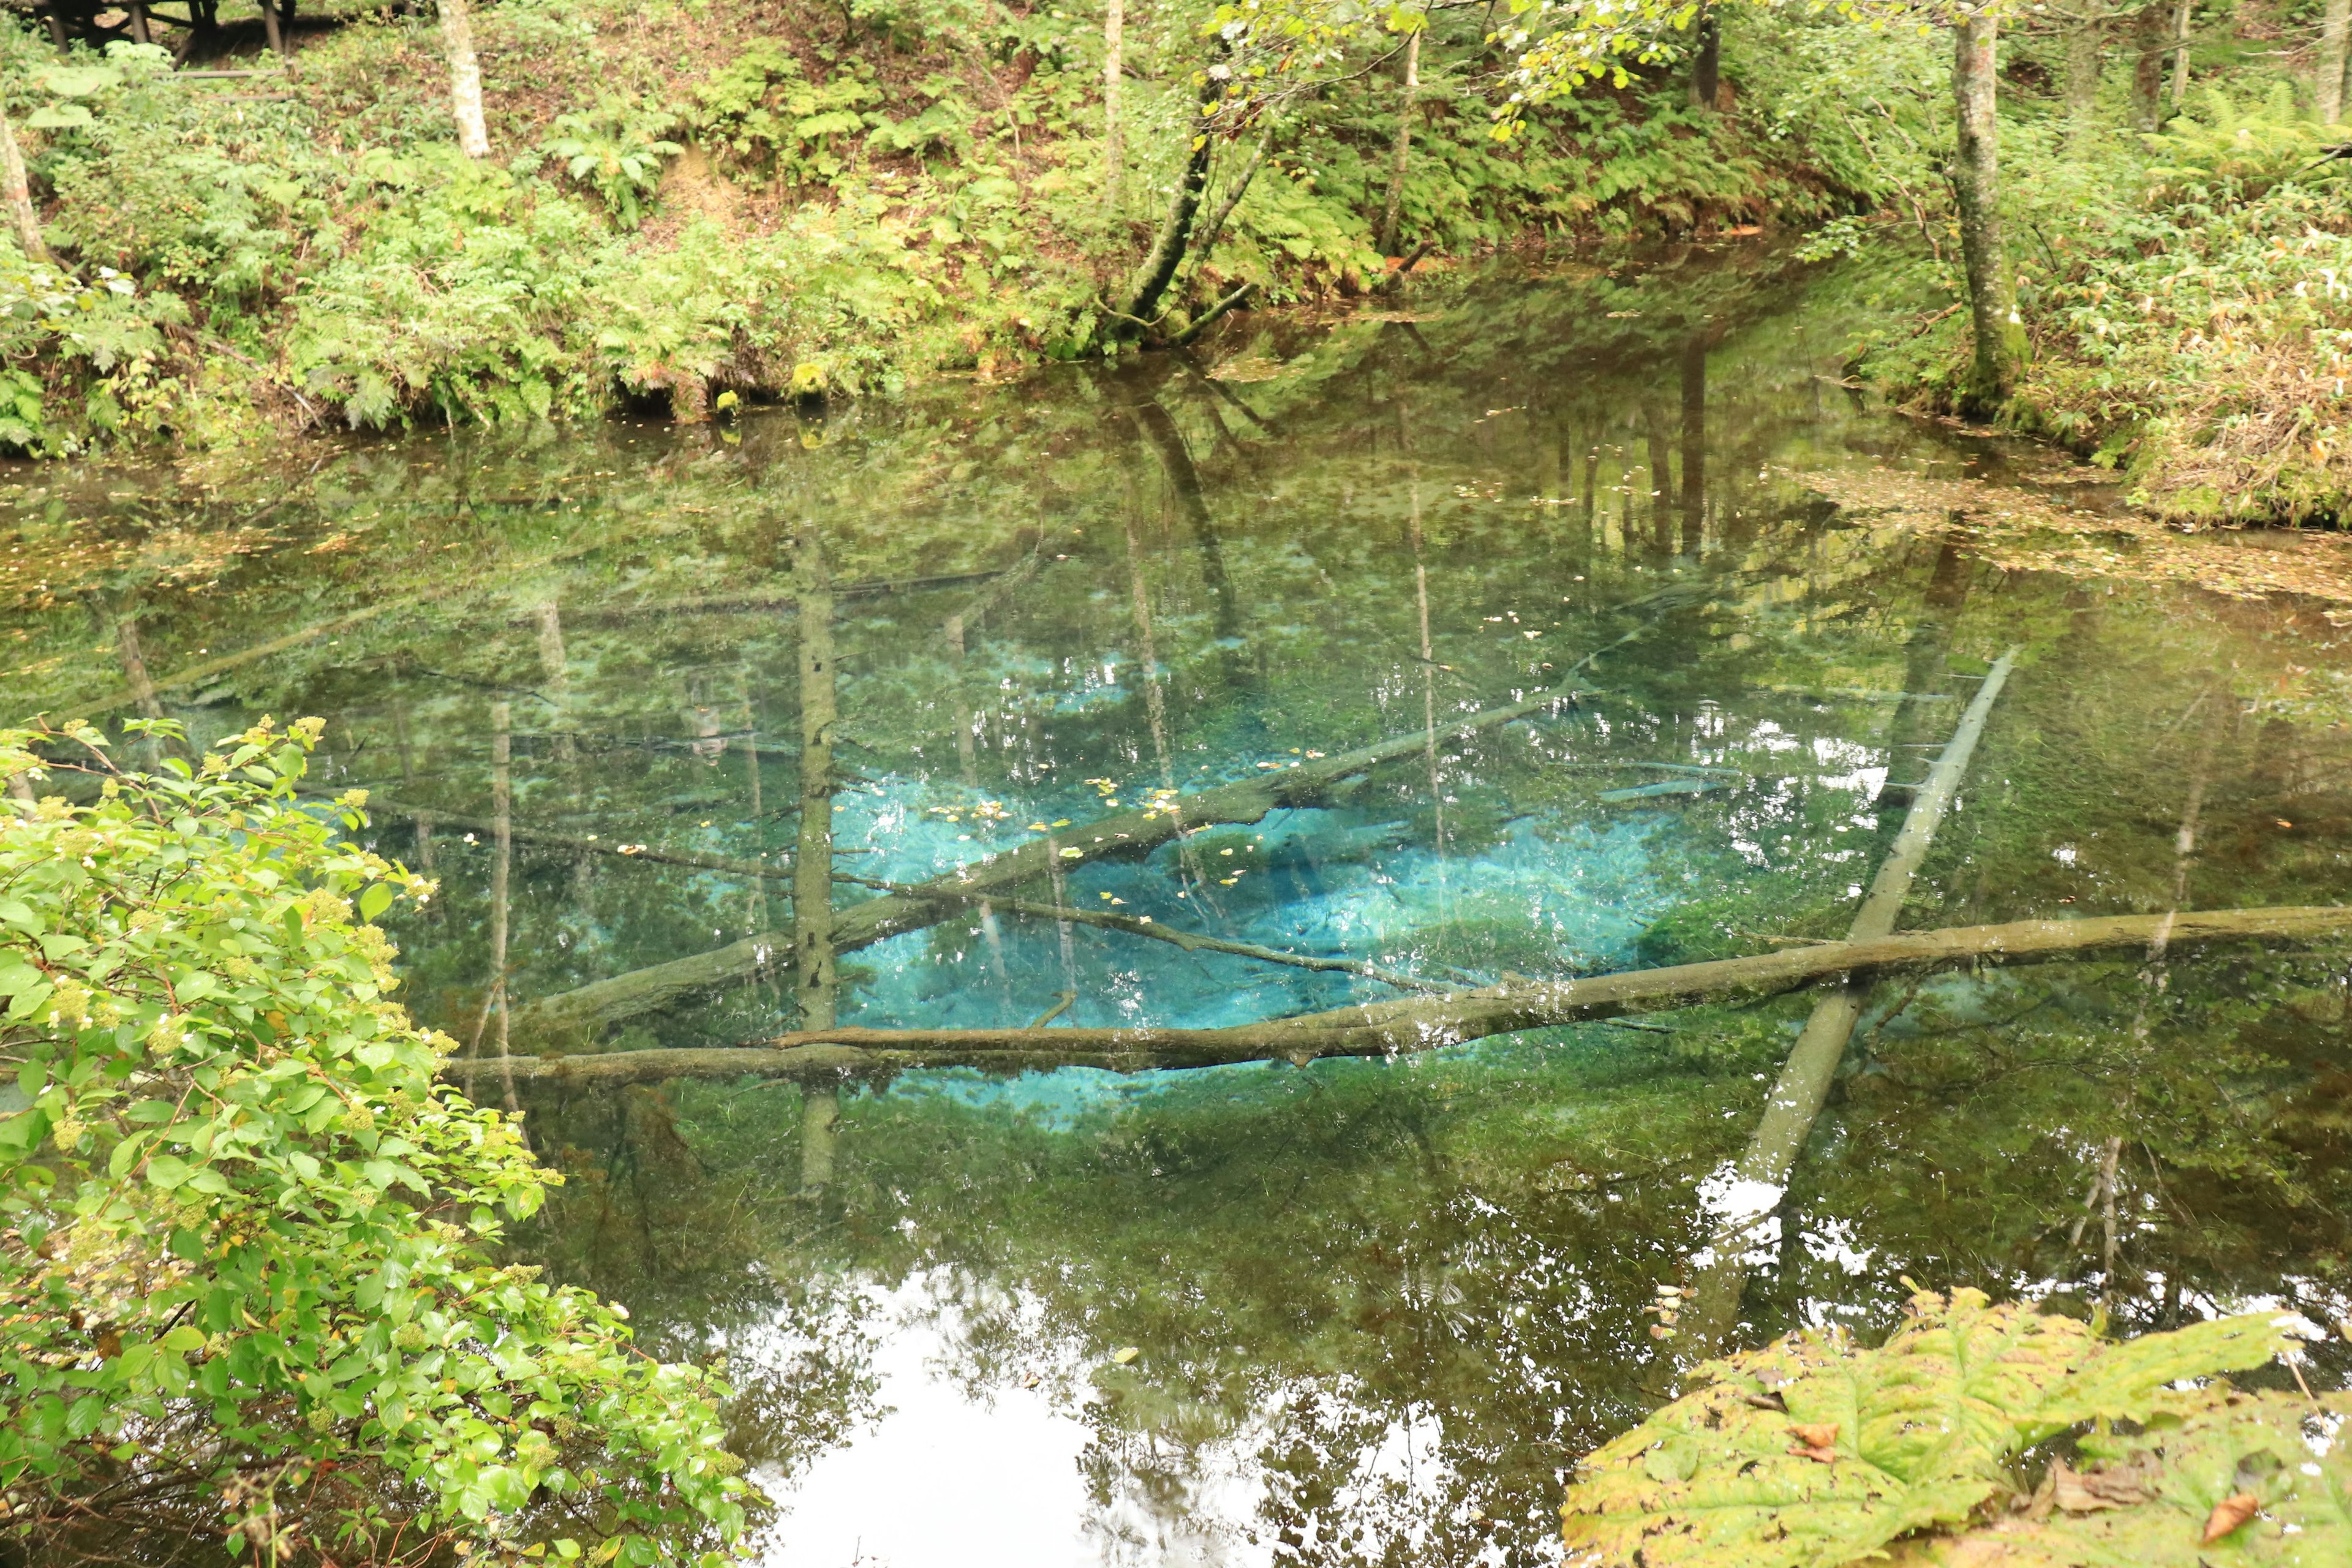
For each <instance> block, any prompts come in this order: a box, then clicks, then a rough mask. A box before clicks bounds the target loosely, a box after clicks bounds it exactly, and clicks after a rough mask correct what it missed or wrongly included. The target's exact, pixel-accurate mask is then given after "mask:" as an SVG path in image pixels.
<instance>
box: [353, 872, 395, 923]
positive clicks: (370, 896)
mask: <svg viewBox="0 0 2352 1568" xmlns="http://www.w3.org/2000/svg"><path fill="white" fill-rule="evenodd" d="M391 907H392V884H391V883H389V882H377V883H375V884H373V886H371V887H370V888H369V889H368V890H367V891H366V892H364V893H362V894H361V895H360V921H361V923H362V924H369V925H372V924H373V923H374V921H375V918H376V917H377V916H378V915H380V914H382V913H383V911H384V910H388V909H390V908H391Z"/></svg>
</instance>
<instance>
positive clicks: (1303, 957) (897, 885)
mask: <svg viewBox="0 0 2352 1568" xmlns="http://www.w3.org/2000/svg"><path fill="white" fill-rule="evenodd" d="M833 879H834V880H835V881H836V882H855V883H856V884H857V885H858V886H859V887H861V888H879V889H882V890H883V891H885V892H890V893H907V894H913V895H915V896H917V897H920V898H932V899H937V898H942V897H947V898H954V899H958V900H962V901H963V902H965V903H968V904H983V903H984V904H986V905H987V906H988V907H989V908H990V909H992V910H997V911H999V912H1000V913H1003V914H1013V915H1024V916H1026V917H1028V918H1029V919H1031V920H1041V921H1070V922H1071V923H1072V924H1075V925H1088V926H1094V927H1097V928H1098V929H1099V930H1102V931H1125V932H1126V933H1127V934H1128V935H1129V936H1140V937H1149V938H1150V940H1151V941H1153V942H1171V943H1173V944H1174V945H1176V946H1178V947H1181V948H1182V949H1183V950H1184V951H1185V952H1229V953H1232V954H1234V956H1235V957H1237V958H1255V959H1256V960H1258V961H1259V962H1260V963H1286V964H1288V965H1290V966H1291V967H1292V968H1294V969H1314V970H1320V971H1324V972H1326V973H1338V974H1360V975H1361V976H1363V977H1364V978H1365V979H1367V980H1377V981H1379V982H1380V983H1381V984H1383V985H1393V986H1395V987H1396V988H1397V989H1398V990H1400V991H1420V992H1423V993H1426V994H1433V995H1444V994H1446V993H1447V992H1450V991H1452V990H1454V987H1453V986H1451V985H1441V984H1438V983H1437V982H1435V981H1433V980H1417V979H1415V978H1413V977H1412V975H1410V974H1399V973H1395V972H1394V971H1393V970H1387V969H1381V968H1380V967H1378V966H1377V965H1374V964H1370V963H1361V962H1360V961H1359V960H1356V959H1352V958H1317V957H1315V956H1313V955H1312V954H1308V953H1298V952H1282V951H1281V950H1280V949H1278V948H1272V947H1259V946H1258V945H1256V944H1255V942H1227V941H1226V940H1225V939H1224V938H1223V937H1215V936H1205V935H1203V934H1202V933H1201V932H1199V931H1181V930H1179V929H1178V928H1176V927H1174V926H1170V925H1162V924H1160V922H1159V921H1155V920H1150V919H1148V918H1143V917H1139V916H1135V915H1115V914H1111V913H1109V912H1108V911H1107V910H1078V909H1071V908H1069V907H1068V906H1067V905H1064V904H1039V903H1032V902H1030V901H1029V900H1025V899H998V898H991V897H990V896H989V895H987V894H985V893H943V892H942V891H941V890H940V889H936V888H934V889H929V891H928V892H927V891H926V890H925V889H920V888H915V887H909V886H908V885H906V884H905V883H902V882H886V881H883V880H882V879H880V878H878V877H859V876H854V875H852V874H851V873H849V872H847V871H835V873H834V874H833Z"/></svg>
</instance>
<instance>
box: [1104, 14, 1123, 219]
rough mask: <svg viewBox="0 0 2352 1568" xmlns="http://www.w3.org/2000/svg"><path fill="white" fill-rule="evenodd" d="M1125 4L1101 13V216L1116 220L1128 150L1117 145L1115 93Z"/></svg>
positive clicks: (1117, 81) (1121, 60)
mask: <svg viewBox="0 0 2352 1568" xmlns="http://www.w3.org/2000/svg"><path fill="white" fill-rule="evenodd" d="M1126 30H1127V3H1126V0H1110V7H1109V9H1108V10H1107V11H1105V12H1104V13H1103V212H1104V214H1105V215H1106V216H1109V217H1113V218H1116V217H1117V216H1118V176H1119V174H1120V168H1119V164H1120V163H1121V161H1122V160H1123V159H1124V158H1125V157H1126V156H1127V150H1126V148H1125V147H1124V146H1122V145H1121V143H1120V141H1119V132H1120V129H1121V128H1120V126H1119V123H1118V89H1119V78H1120V73H1121V72H1123V71H1124V70H1126V68H1127V58H1126V37H1125V34H1126Z"/></svg>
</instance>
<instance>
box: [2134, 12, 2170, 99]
mask: <svg viewBox="0 0 2352 1568" xmlns="http://www.w3.org/2000/svg"><path fill="white" fill-rule="evenodd" d="M2171 52H2172V10H2171V7H2170V6H2169V5H2166V4H2165V3H2164V0H2151V4H2149V5H2146V6H2143V7H2142V8H2141V9H2140V12H2139V14H2138V15H2137V16H2134V17H2133V18H2132V124H2133V125H2134V126H2135V127H2137V129H2139V130H2141V131H2153V130H2155V129H2156V127H2157V122H2158V121H2160V120H2161V119H2163V117H2164V62H2165V59H2166V58H2167V57H2168V56H2169V55H2170V54H2171Z"/></svg>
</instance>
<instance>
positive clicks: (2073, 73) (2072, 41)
mask: <svg viewBox="0 0 2352 1568" xmlns="http://www.w3.org/2000/svg"><path fill="white" fill-rule="evenodd" d="M2106 66H2107V19H2106V18H2105V16H2093V17H2091V18H2090V19H2088V20H2087V21H2084V22H2083V23H2082V24H2081V25H2080V26H2076V27H2075V28H2074V30H2073V31H2072V32H2070V33H2068V34H2067V35H2066V86H2065V103H2066V119H2067V121H2068V122H2069V123H2070V124H2072V125H2073V126H2074V132H2075V134H2077V135H2080V134H2081V133H2082V132H2085V131H2087V130H2089V129H2090V126H2091V122H2092V120H2093V118H2094V117H2095V115H2096V114H2097V113H2098V105H2099V80H2100V79H2101V78H2102V77H2103V76H2105V74H2106Z"/></svg>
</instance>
